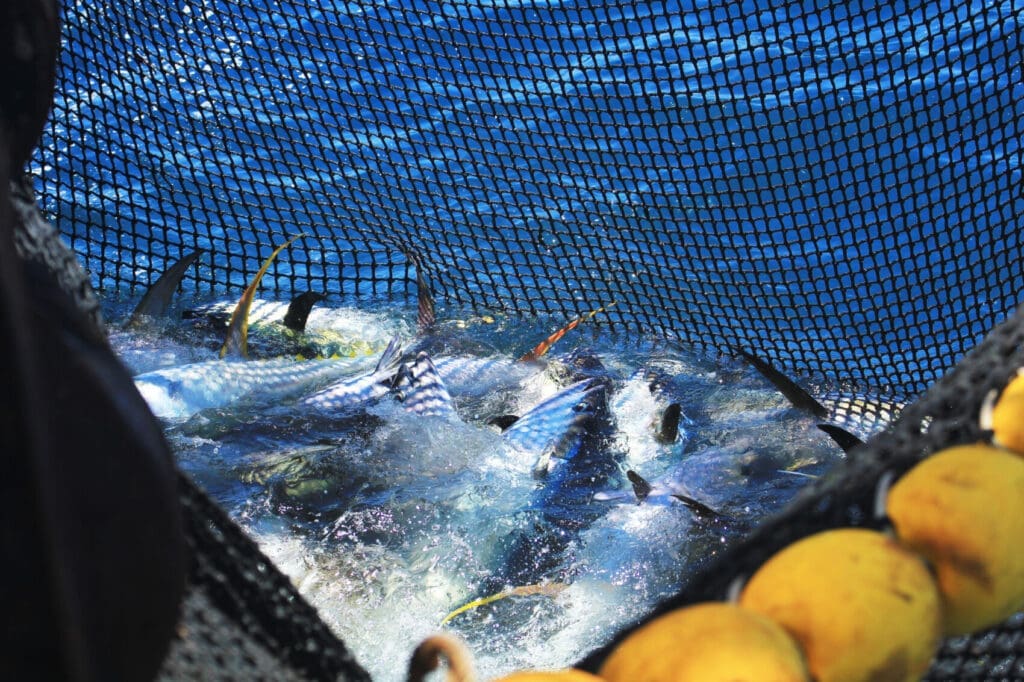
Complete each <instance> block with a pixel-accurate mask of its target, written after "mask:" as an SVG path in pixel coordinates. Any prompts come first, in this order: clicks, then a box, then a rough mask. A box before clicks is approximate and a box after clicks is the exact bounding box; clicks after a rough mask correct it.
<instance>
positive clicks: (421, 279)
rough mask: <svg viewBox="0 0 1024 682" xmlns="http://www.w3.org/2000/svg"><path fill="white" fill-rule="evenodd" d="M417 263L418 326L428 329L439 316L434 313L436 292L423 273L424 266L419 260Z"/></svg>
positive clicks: (422, 329)
mask: <svg viewBox="0 0 1024 682" xmlns="http://www.w3.org/2000/svg"><path fill="white" fill-rule="evenodd" d="M414 262H415V263H416V327H417V328H418V329H419V330H420V331H421V332H423V331H426V330H427V329H429V328H430V327H433V326H434V322H436V321H437V318H436V316H435V314H434V294H433V292H431V291H430V284H428V283H427V277H426V275H425V274H424V273H423V267H422V266H421V265H420V263H419V261H418V260H417V261H414Z"/></svg>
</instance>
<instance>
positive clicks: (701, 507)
mask: <svg viewBox="0 0 1024 682" xmlns="http://www.w3.org/2000/svg"><path fill="white" fill-rule="evenodd" d="M672 497H674V498H675V499H677V500H679V501H680V502H682V503H683V504H684V505H686V506H687V507H688V508H689V509H690V510H691V511H693V512H695V513H697V514H699V515H700V516H705V517H707V518H711V519H729V518H731V517H730V516H728V515H726V514H723V513H721V512H717V511H715V510H714V509H712V508H711V507H709V506H707V505H706V504H704V503H703V502H700V501H698V500H695V499H693V498H692V497H690V496H688V495H681V494H679V493H673V495H672Z"/></svg>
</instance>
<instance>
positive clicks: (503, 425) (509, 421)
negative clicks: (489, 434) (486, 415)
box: [487, 414, 519, 431]
mask: <svg viewBox="0 0 1024 682" xmlns="http://www.w3.org/2000/svg"><path fill="white" fill-rule="evenodd" d="M517 421H519V415H517V414H503V415H501V416H499V417H491V418H490V419H488V420H487V423H488V424H489V425H490V426H497V427H498V428H499V429H501V430H502V431H506V430H507V429H508V427H510V426H512V425H513V424H515V423H516V422H517Z"/></svg>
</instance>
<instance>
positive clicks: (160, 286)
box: [128, 249, 203, 327]
mask: <svg viewBox="0 0 1024 682" xmlns="http://www.w3.org/2000/svg"><path fill="white" fill-rule="evenodd" d="M202 253H203V250H202V249H196V250H195V251H190V252H189V253H187V254H185V255H184V256H182V257H181V258H180V259H179V260H178V261H177V262H176V263H174V265H172V266H171V267H169V268H167V269H166V270H164V273H163V274H162V275H160V277H159V278H157V280H156V281H155V282H153V284H152V285H150V287H149V288H148V289H147V290H146V293H145V294H143V296H142V300H141V301H139V304H138V305H137V306H135V310H133V311H132V315H131V317H130V318H128V326H130V327H135V326H138V325H140V324H142V322H143V320H144V319H145V318H157V317H163V315H164V313H166V312H167V307H168V306H169V305H170V303H171V297H172V296H173V295H174V291H175V289H177V288H178V285H179V284H181V280H182V279H184V277H185V273H186V272H188V269H189V267H190V266H191V265H192V264H193V263H195V262H196V261H197V260H198V259H199V256H200V255H201V254H202Z"/></svg>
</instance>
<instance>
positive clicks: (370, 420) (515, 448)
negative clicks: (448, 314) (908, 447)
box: [112, 247, 899, 679]
mask: <svg viewBox="0 0 1024 682" xmlns="http://www.w3.org/2000/svg"><path fill="white" fill-rule="evenodd" d="M282 248H283V247H282ZM278 251H280V249H278ZM278 251H275V255H276V253H277V252H278ZM189 259H191V260H189ZM272 259H273V257H271V258H269V259H268V260H267V263H265V264H264V268H263V269H261V271H260V273H259V275H258V276H257V277H256V278H255V279H254V281H253V284H252V285H250V287H249V288H248V289H247V290H246V293H245V294H244V295H243V298H242V300H241V301H239V302H237V303H235V302H229V301H220V302H215V303H211V304H206V305H203V306H191V307H189V308H188V309H187V310H185V311H178V310H176V311H175V313H174V315H173V319H171V316H169V315H168V313H167V310H168V309H169V302H168V301H169V297H170V296H171V295H172V293H173V291H174V289H175V288H176V284H177V283H176V282H174V281H171V282H168V281H166V280H165V281H163V282H161V281H158V282H157V283H156V284H154V286H153V287H152V288H151V290H150V292H149V293H147V295H146V297H144V299H143V302H142V303H140V305H139V307H138V308H136V310H135V311H134V312H133V313H132V315H131V316H130V318H129V322H128V324H126V325H125V326H124V328H122V329H119V330H117V331H116V332H115V333H113V334H112V341H113V345H114V346H115V349H117V350H119V351H120V352H121V353H122V356H123V357H124V358H125V361H126V363H127V364H128V365H129V366H130V367H132V368H134V369H135V383H136V386H137V388H138V389H139V391H140V393H141V394H142V396H143V397H144V398H145V399H146V400H147V402H148V403H149V405H150V407H151V408H152V409H153V411H154V413H155V414H156V415H157V416H159V417H161V418H162V419H163V420H164V421H165V424H166V426H167V434H168V437H169V438H170V440H171V443H172V446H173V447H174V448H175V450H176V451H177V453H178V457H179V464H180V466H182V468H183V469H185V470H186V471H187V472H189V473H190V474H192V475H193V476H194V477H195V478H196V480H198V481H199V483H200V484H201V485H203V486H204V487H205V488H206V489H207V490H208V491H209V492H210V493H211V494H212V495H213V496H214V497H215V498H216V499H218V501H220V502H221V504H222V505H224V506H225V507H226V508H227V509H228V510H229V512H231V513H232V514H233V516H234V517H235V518H236V519H237V520H238V521H239V522H240V523H241V524H242V525H243V527H245V528H246V529H247V530H248V531H249V532H250V533H251V534H252V535H253V536H254V537H256V539H257V540H258V541H259V542H260V543H261V546H262V547H263V548H264V551H266V552H267V553H268V555H270V556H271V558H272V559H274V560H275V562H277V563H278V565H279V566H280V567H281V568H282V570H284V571H285V572H286V573H288V574H289V575H290V576H291V577H292V578H293V580H295V581H296V583H297V584H298V586H299V587H300V589H301V590H302V591H303V592H304V593H305V594H306V595H307V597H308V598H309V599H310V600H311V601H312V602H313V603H314V604H315V605H316V606H318V608H319V609H320V611H321V613H322V614H323V615H324V617H325V619H326V620H327V621H328V623H329V624H331V625H333V626H334V627H335V628H336V629H337V630H338V633H339V635H341V636H342V637H343V638H344V639H345V641H346V643H347V644H348V645H349V646H350V647H352V648H353V649H354V650H355V651H356V653H357V656H359V658H360V661H361V662H362V663H363V664H364V665H366V666H367V667H368V668H369V669H370V671H371V673H373V674H374V678H375V679H392V678H393V677H394V675H395V674H396V671H397V670H399V669H400V666H397V667H395V668H394V669H391V668H390V667H382V668H381V669H379V670H378V669H374V662H375V661H387V660H389V659H390V660H395V657H398V658H401V657H403V656H405V655H406V652H407V651H409V650H411V647H412V644H413V643H414V642H415V641H417V640H418V639H421V638H422V637H423V636H425V635H426V634H428V633H430V632H432V631H434V630H436V629H437V628H438V627H439V626H440V624H441V623H442V622H444V623H445V627H446V628H452V629H455V630H456V631H458V632H459V633H460V634H462V635H463V636H464V637H466V638H467V639H468V640H469V641H470V642H471V643H473V645H474V648H475V649H476V650H477V651H479V652H480V654H481V664H482V667H483V668H484V671H485V672H488V668H487V666H488V665H491V666H492V669H491V670H490V672H491V673H493V674H498V673H501V672H504V671H506V670H510V669H512V668H515V667H521V666H522V665H523V664H524V663H528V664H529V665H530V666H532V667H544V666H545V665H546V666H548V667H559V666H563V665H566V664H568V663H571V662H572V661H573V660H574V659H575V658H578V657H579V656H581V655H582V654H584V653H586V650H587V647H588V644H593V643H594V642H598V641H601V637H602V635H605V636H606V635H608V634H610V633H611V632H613V631H614V629H615V628H616V627H618V626H621V625H622V624H624V623H626V622H628V621H630V620H633V619H634V618H635V617H637V616H639V615H641V613H642V609H644V608H648V607H650V606H651V605H653V604H654V603H655V602H656V601H657V600H658V599H660V598H664V597H665V596H667V595H669V594H671V593H672V592H673V591H675V590H676V589H678V586H679V584H680V581H681V580H683V579H684V578H685V575H686V574H687V572H689V571H692V570H693V569H694V567H696V566H699V565H700V564H701V562H703V561H706V560H708V559H709V558H710V557H712V556H714V555H715V553H717V552H718V551H720V548H721V547H722V545H723V543H725V542H728V541H730V540H732V539H735V538H736V537H738V536H740V535H742V533H744V532H745V531H746V530H747V529H749V528H750V527H751V526H752V525H754V524H756V523H757V521H758V520H759V519H760V518H763V516H764V515H766V514H769V513H771V512H773V511H775V510H777V509H779V508H780V507H781V506H782V505H783V504H784V503H785V502H786V501H788V500H789V499H790V498H791V497H792V496H793V495H795V494H796V493H797V492H799V489H800V488H801V487H802V485H803V484H804V483H805V482H806V481H807V480H808V477H814V476H817V475H821V474H824V473H825V472H826V471H827V470H828V467H829V466H830V464H831V463H832V462H834V461H836V460H837V459H839V458H841V457H843V456H845V455H844V454H843V450H851V449H853V448H855V447H856V445H857V444H858V443H859V442H860V441H861V440H863V439H864V438H866V437H869V436H870V435H871V434H872V433H873V432H875V431H877V430H879V429H881V428H884V426H885V424H886V423H887V422H888V420H890V419H891V418H892V417H893V416H894V415H895V414H896V412H897V411H898V409H899V405H897V404H894V403H892V402H890V401H885V400H882V399H880V398H872V397H870V396H863V395H859V396H852V395H848V396H844V395H832V394H829V393H827V392H824V391H823V392H821V393H820V394H819V395H818V396H817V397H813V396H812V395H811V394H810V393H808V392H807V391H805V390H804V389H803V388H801V387H799V386H797V384H796V383H795V382H792V381H791V380H789V379H788V378H787V377H785V376H784V375H782V374H781V373H779V372H778V371H777V370H775V369H774V368H773V367H772V366H771V365H769V364H768V363H767V362H766V361H765V360H763V359H761V358H759V357H757V355H756V353H754V352H752V351H749V350H737V352H736V353H735V358H733V359H726V360H724V361H723V362H718V361H715V360H712V359H710V358H708V357H704V356H700V355H697V354H694V353H686V352H684V351H683V350H681V349H679V348H676V347H674V346H672V345H671V344H667V343H658V342H653V341H650V340H642V339H635V338H633V339H627V340H623V339H621V338H617V337H615V336H614V335H609V334H598V333H596V332H595V331H594V329H595V328H594V327H591V330H592V333H591V334H589V336H588V338H587V344H585V345H581V344H579V343H578V342H579V340H580V337H582V336H583V335H582V334H580V333H578V332H576V333H574V335H575V338H576V341H577V343H576V344H572V343H567V342H566V341H559V339H561V338H562V337H563V336H565V335H566V332H568V331H571V330H572V329H573V328H575V327H576V326H578V325H579V324H580V323H581V322H583V321H584V320H586V319H589V318H590V317H593V316H594V315H595V314H597V313H598V311H594V313H591V314H589V315H584V316H581V317H577V318H575V319H574V320H572V321H571V322H570V323H569V324H567V325H564V326H562V327H560V328H558V329H557V330H556V331H554V333H549V332H550V331H551V330H550V329H549V330H548V331H547V332H542V331H540V330H539V329H538V328H537V325H539V324H541V323H539V322H526V321H517V320H507V319H495V318H470V319H468V320H467V319H466V318H463V319H460V320H457V323H451V324H449V323H446V322H445V320H444V319H443V316H442V319H441V320H440V321H439V320H438V319H437V318H436V317H435V311H434V304H433V301H432V300H430V298H429V297H428V296H424V295H422V283H421V296H420V297H419V306H418V310H417V311H416V315H415V318H414V319H418V324H417V325H410V324H409V323H407V322H406V320H407V319H410V318H413V315H412V314H411V313H409V312H408V311H406V310H405V309H404V308H402V307H401V306H391V307H381V308H380V309H378V310H374V311H366V310H356V309H354V308H342V307H339V308H331V307H329V306H324V305H322V302H323V297H322V296H320V295H319V294H314V293H304V294H302V295H300V296H297V297H295V299H294V300H293V301H290V302H287V303H282V302H276V301H265V300H260V299H257V298H256V296H255V292H256V290H257V288H258V283H259V277H261V276H262V274H263V273H264V272H265V271H266V269H267V267H268V266H269V264H270V262H271V261H272ZM194 260H195V258H194V257H193V256H192V254H189V255H188V256H186V258H183V259H182V263H184V264H185V265H184V266H183V267H177V266H175V267H174V268H171V269H170V270H168V275H167V276H168V277H169V278H171V280H173V279H174V278H180V276H181V274H182V272H183V271H184V269H185V268H187V267H188V265H190V264H191V263H192V262H194ZM179 265H180V264H179ZM162 279H163V278H162ZM154 292H155V293H154ZM606 307H607V306H606ZM599 310H601V309H599ZM531 335H533V339H532V340H530V339H529V338H527V337H529V336H531ZM140 339H143V340H142V341H140ZM538 340H539V342H538ZM222 342H223V343H222ZM556 342H558V344H559V345H558V347H559V348H560V347H561V346H562V345H565V346H567V347H568V350H564V351H562V350H559V351H556V350H554V348H555V347H556V346H555V344H556ZM516 344H520V347H519V348H515V347H514V346H515V345H516ZM523 344H525V346H524V345H523ZM524 348H525V349H528V350H527V351H526V352H525V353H523V352H522V351H523V350H524ZM252 351H255V352H252ZM255 354H259V355H260V357H259V358H254V357H251V356H252V355H255ZM216 355H220V356H221V357H216ZM819 425H820V428H821V430H819V429H818V428H815V427H817V426H819ZM823 431H824V433H823ZM826 434H827V435H826ZM829 436H831V438H832V439H834V440H831V439H830V438H829ZM524 633H529V638H528V639H529V643H528V644H524ZM360 653H362V655H360ZM488 661H490V663H488ZM395 679H397V678H395Z"/></svg>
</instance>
